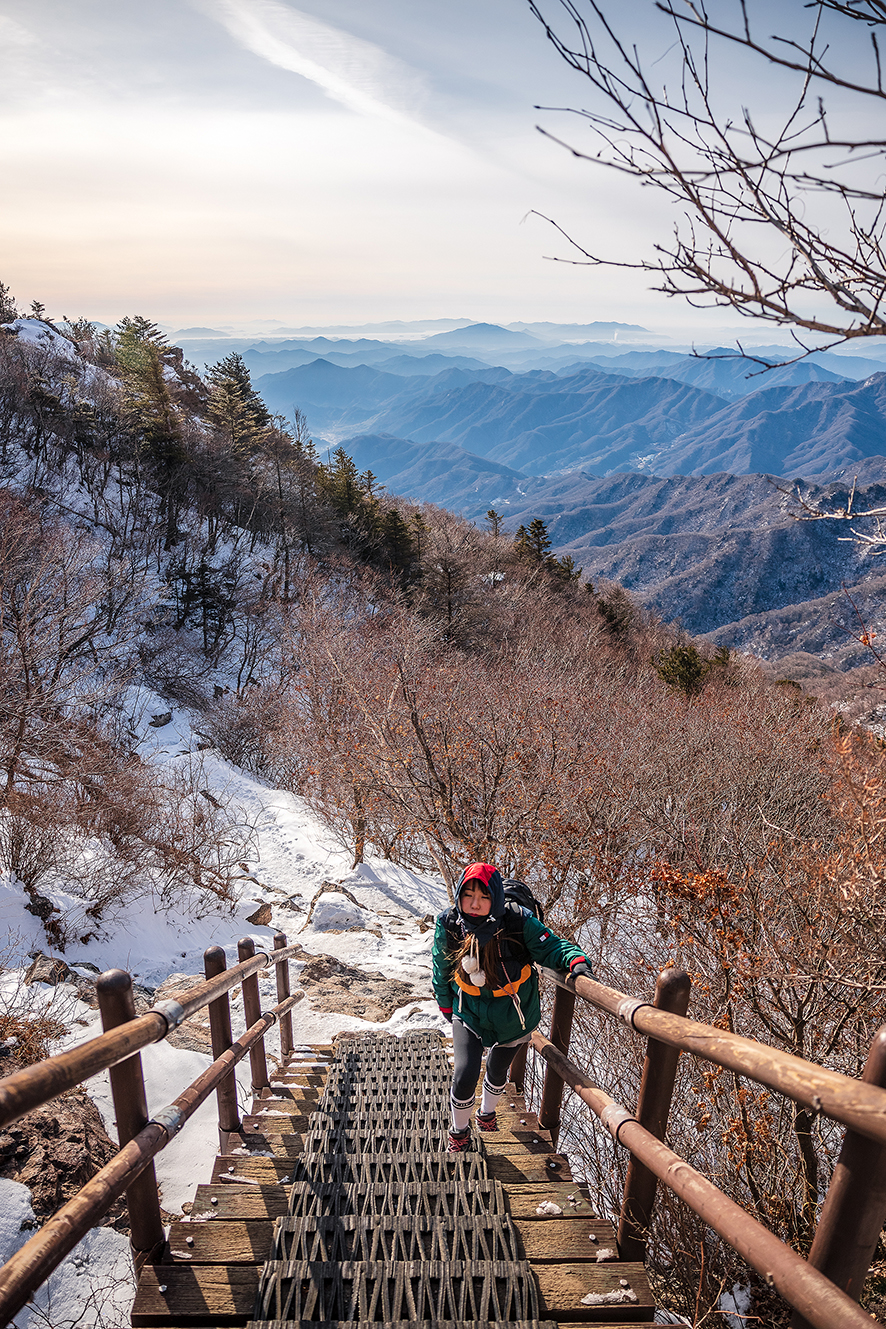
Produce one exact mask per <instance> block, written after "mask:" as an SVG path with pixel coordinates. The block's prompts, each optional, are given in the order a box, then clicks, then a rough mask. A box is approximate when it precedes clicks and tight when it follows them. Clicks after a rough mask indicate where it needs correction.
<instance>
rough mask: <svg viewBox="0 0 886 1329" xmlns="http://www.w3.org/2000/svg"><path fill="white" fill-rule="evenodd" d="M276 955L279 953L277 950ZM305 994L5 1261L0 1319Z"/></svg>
mask: <svg viewBox="0 0 886 1329" xmlns="http://www.w3.org/2000/svg"><path fill="white" fill-rule="evenodd" d="M290 949H292V948H290ZM277 955H278V956H279V955H280V952H279V951H278V952H277ZM230 972H231V973H233V972H234V971H233V970H231V971H230ZM204 986H209V985H208V984H205V985H204ZM303 996H304V993H303V992H296V993H295V994H294V995H293V996H291V997H287V998H286V999H285V1001H282V1002H279V1003H278V1004H277V1005H276V1006H274V1007H272V1009H271V1010H269V1011H266V1012H264V1013H263V1014H262V1015H261V1016H260V1018H259V1019H258V1020H257V1021H256V1022H255V1023H254V1024H253V1025H252V1026H251V1027H250V1028H249V1029H247V1031H246V1033H245V1034H243V1035H242V1036H241V1037H240V1038H238V1039H237V1040H236V1041H235V1042H234V1043H233V1044H232V1045H231V1047H229V1048H228V1049H227V1051H226V1052H224V1053H223V1054H222V1055H221V1056H220V1057H217V1058H216V1060H215V1061H213V1063H212V1064H211V1065H210V1066H207V1068H206V1070H205V1071H204V1072H203V1074H202V1075H199V1076H198V1077H197V1079H196V1080H194V1081H193V1083H192V1084H190V1085H189V1086H188V1088H187V1089H185V1090H184V1091H183V1092H182V1093H181V1094H179V1096H178V1098H176V1099H175V1100H174V1101H173V1102H172V1103H170V1105H169V1106H168V1107H166V1108H163V1109H162V1110H161V1111H160V1112H156V1113H154V1114H153V1116H152V1118H151V1120H150V1121H149V1122H148V1124H147V1126H145V1127H144V1129H143V1130H142V1131H140V1132H139V1134H138V1135H136V1136H135V1137H134V1139H132V1140H130V1141H129V1143H128V1144H127V1145H125V1146H124V1148H122V1149H121V1150H120V1152H119V1153H117V1154H115V1155H114V1157H113V1158H112V1159H111V1161H110V1162H109V1163H106V1164H105V1166H104V1167H103V1168H102V1169H101V1170H100V1171H99V1172H97V1173H96V1174H95V1176H94V1177H93V1178H92V1179H91V1180H90V1181H88V1182H87V1183H86V1185H85V1186H84V1187H82V1189H81V1190H80V1191H78V1192H77V1194H76V1195H75V1196H74V1197H73V1199H71V1200H69V1201H68V1203H67V1204H65V1205H63V1207H62V1208H61V1209H59V1210H58V1212H57V1213H55V1214H53V1216H52V1218H50V1219H49V1220H48V1221H47V1222H46V1223H45V1224H44V1226H43V1227H42V1228H41V1229H40V1231H39V1232H36V1233H35V1234H34V1236H33V1237H31V1239H30V1240H29V1241H28V1242H26V1244H25V1245H24V1246H22V1248H21V1249H20V1250H19V1251H17V1252H16V1253H15V1255H13V1256H12V1257H11V1258H10V1259H9V1260H7V1262H6V1264H4V1265H3V1267H2V1269H0V1324H8V1323H9V1321H10V1320H11V1319H12V1317H13V1316H14V1315H17V1314H18V1312H19V1311H20V1310H21V1309H22V1307H23V1306H24V1305H25V1304H26V1303H27V1301H28V1299H29V1298H30V1297H31V1295H32V1294H33V1292H34V1290H35V1289H36V1288H38V1287H39V1286H40V1285H41V1283H44V1282H45V1281H46V1279H47V1278H48V1277H49V1275H50V1274H51V1273H52V1271H53V1270H54V1269H56V1268H57V1267H58V1266H59V1265H60V1264H61V1262H62V1260H63V1259H64V1258H65V1256H66V1255H68V1254H69V1253H70V1252H71V1251H72V1250H73V1249H74V1247H75V1246H76V1245H77V1242H78V1241H80V1240H81V1239H82V1238H83V1237H84V1236H85V1235H86V1233H87V1232H88V1231H89V1229H90V1228H91V1227H93V1226H94V1225H95V1223H96V1222H97V1220H98V1219H99V1218H101V1217H102V1215H104V1214H106V1213H107V1211H108V1209H109V1208H110V1207H111V1205H112V1204H113V1203H114V1201H115V1200H116V1199H117V1198H118V1197H119V1196H121V1195H122V1194H123V1192H124V1191H125V1190H127V1188H128V1187H129V1186H131V1184H132V1182H133V1181H134V1180H135V1179H136V1178H137V1177H138V1176H139V1174H140V1173H141V1172H142V1171H143V1170H144V1169H145V1168H146V1167H147V1166H148V1164H149V1163H150V1162H151V1159H153V1158H154V1157H155V1156H156V1155H157V1154H159V1153H160V1152H161V1150H163V1149H165V1147H166V1145H167V1144H168V1143H169V1141H170V1140H171V1139H172V1138H173V1137H174V1136H175V1135H177V1134H178V1132H179V1131H180V1130H181V1128H182V1126H184V1124H185V1122H186V1121H187V1120H188V1118H189V1117H190V1116H192V1115H193V1113H194V1112H196V1110H197V1108H198V1107H199V1106H200V1104H201V1103H203V1102H205V1100H206V1099H207V1098H208V1097H209V1095H210V1094H211V1093H212V1091H213V1090H214V1089H216V1088H217V1087H218V1085H219V1084H220V1083H221V1081H222V1080H223V1079H224V1078H225V1077H226V1076H228V1075H230V1074H231V1072H232V1071H233V1069H234V1067H235V1066H236V1065H237V1063H238V1062H239V1061H242V1060H243V1058H244V1057H245V1056H246V1054H247V1053H248V1052H249V1051H250V1049H251V1048H253V1047H254V1046H255V1045H256V1044H258V1043H260V1042H261V1041H262V1039H263V1038H264V1036H265V1034H266V1033H267V1031H268V1030H269V1029H270V1028H271V1027H272V1025H274V1024H275V1023H276V1022H277V1020H278V1019H279V1018H280V1016H282V1015H285V1014H286V1012H287V1011H290V1010H291V1009H292V1007H293V1006H294V1005H295V1004H296V1002H299V1001H301V999H302V998H303ZM197 1009H199V1007H198V1008H197Z"/></svg>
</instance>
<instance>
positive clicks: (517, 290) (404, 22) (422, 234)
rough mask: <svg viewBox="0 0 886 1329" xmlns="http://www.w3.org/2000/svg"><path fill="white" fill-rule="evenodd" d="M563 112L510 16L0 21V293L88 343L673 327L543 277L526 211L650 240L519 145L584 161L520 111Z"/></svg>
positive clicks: (545, 244)
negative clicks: (88, 321) (593, 325)
mask: <svg viewBox="0 0 886 1329" xmlns="http://www.w3.org/2000/svg"><path fill="white" fill-rule="evenodd" d="M768 8H769V9H770V10H771V9H772V8H773V6H772V5H769V6H768ZM774 8H775V9H776V10H778V8H779V5H778V3H776V4H775V6H774ZM618 11H619V12H621V14H622V15H624V14H628V15H629V16H634V18H635V21H636V24H637V27H638V31H642V32H643V33H644V34H645V35H646V36H647V38H648V36H649V33H650V32H651V31H653V30H654V25H655V19H654V8H653V5H652V3H651V0H620V3H619V6H618ZM660 44H661V52H662V54H663V55H664V54H665V53H666V50H667V46H668V45H669V44H670V42H669V40H668V39H667V38H666V36H665V34H664V33H663V32H662V35H661V38H660ZM653 53H654V52H653ZM584 95H585V94H584V83H583V80H581V79H580V78H579V77H578V76H577V75H575V74H574V73H572V72H571V71H569V70H568V69H567V68H566V67H565V65H563V63H562V62H561V61H560V59H559V58H558V57H557V55H556V53H555V51H554V50H553V49H552V48H551V46H550V44H549V43H548V42H547V41H546V40H545V36H544V32H543V30H542V29H541V27H540V25H539V24H538V23H537V21H536V20H535V19H534V18H533V17H532V15H531V14H530V12H529V9H528V6H527V5H526V4H525V3H524V0H372V3H369V2H368V0H299V3H297V4H296V3H292V2H291V0H151V3H149V4H145V3H143V0H73V3H72V0H0V117H2V119H0V173H2V174H0V180H2V198H3V202H2V207H0V279H2V280H3V281H5V282H6V283H7V284H8V285H9V286H10V287H11V289H12V292H13V294H14V295H15V296H16V298H17V299H18V301H19V303H20V304H23V305H25V304H28V303H29V302H30V301H31V300H32V299H34V298H35V297H36V298H39V299H40V300H41V301H43V303H44V304H45V305H46V306H47V310H48V312H49V314H50V315H51V316H55V317H61V316H62V315H64V314H67V315H69V316H78V315H81V314H85V315H87V316H88V317H91V318H97V319H101V320H102V321H105V322H109V323H113V322H115V321H116V320H117V319H119V318H120V317H121V316H122V315H124V314H134V313H142V314H145V315H147V316H149V317H152V318H155V319H157V320H159V321H160V322H162V323H165V324H168V325H173V326H184V325H195V324H208V325H210V326H218V325H219V324H224V323H225V322H227V323H229V324H232V323H245V322H248V321H250V320H262V319H267V320H271V319H278V320H282V321H283V322H284V323H287V324H295V325H304V324H323V323H335V322H342V321H354V322H362V321H369V320H382V319H390V318H404V319H409V318H439V317H451V318H459V317H464V318H471V319H476V320H484V321H490V322H509V321H512V320H516V319H526V320H533V319H551V320H556V321H579V322H589V321H592V320H595V319H604V320H610V319H615V320H619V321H623V322H629V323H642V324H644V325H645V326H648V327H665V326H670V325H674V324H679V323H681V322H683V323H685V322H686V321H687V319H688V320H689V321H691V322H693V323H696V324H697V323H698V322H699V316H698V315H697V314H692V313H689V314H687V312H686V311H684V310H681V309H680V308H679V307H677V306H676V305H675V304H674V303H673V302H666V301H665V300H664V299H663V297H661V296H658V295H655V294H653V293H651V292H649V291H648V290H647V289H646V288H647V287H648V285H649V279H648V278H647V277H644V276H643V275H636V276H635V275H632V274H626V273H624V272H619V271H610V270H601V269H587V268H575V267H570V266H566V265H563V264H555V263H551V262H548V261H546V259H545V255H548V254H552V253H561V254H563V253H566V252H567V251H566V248H565V246H564V245H563V243H562V242H558V241H557V239H556V237H555V236H554V235H553V234H552V233H551V231H550V228H548V227H546V225H545V224H544V223H543V222H542V221H540V220H539V219H538V218H535V217H528V218H527V215H526V214H527V213H529V212H530V210H532V209H537V210H538V211H539V212H542V213H545V214H547V215H550V216H553V217H555V218H556V219H557V221H558V222H560V223H561V224H562V225H563V226H564V227H565V228H566V229H567V230H571V231H572V232H573V233H574V234H575V235H576V236H577V237H579V238H580V239H582V240H583V241H584V242H585V243H587V244H588V245H589V246H591V247H593V248H595V249H596V250H602V251H606V252H616V251H618V252H620V253H621V254H622V255H623V256H627V257H630V256H632V255H635V254H636V253H638V252H639V251H640V250H642V251H643V252H647V253H648V252H649V251H650V250H651V248H652V245H653V243H654V240H655V239H656V237H657V236H661V234H662V231H663V229H667V228H669V227H670V225H671V220H672V218H671V214H670V213H669V211H668V208H667V205H665V204H664V203H663V202H661V201H659V200H658V199H657V198H656V197H655V195H654V194H653V193H652V192H651V191H648V190H647V191H641V190H640V189H638V187H637V185H636V184H635V183H634V182H632V181H629V180H622V179H620V178H619V177H617V176H615V175H614V174H612V173H611V172H606V171H603V170H601V169H599V168H595V167H594V166H592V165H589V164H587V163H582V162H579V161H576V160H575V159H574V158H572V157H571V156H570V155H569V154H568V153H567V152H565V151H564V150H563V149H562V148H559V147H557V146H556V145H555V144H553V143H552V142H550V141H549V140H546V139H544V138H543V137H542V136H541V135H540V134H539V133H538V132H537V129H536V124H537V123H538V122H539V121H542V122H544V123H545V124H546V125H547V126H548V127H549V128H550V129H551V130H553V131H555V132H561V133H572V134H573V136H574V137H579V138H581V136H582V135H583V134H584V135H585V137H584V138H581V141H582V142H583V143H587V137H586V131H584V130H583V129H582V128H581V126H580V125H579V124H578V122H576V121H574V120H573V122H572V123H571V125H569V126H567V124H566V123H565V121H564V118H563V117H562V116H559V117H558V116H557V115H556V114H555V113H554V112H544V113H540V112H537V111H535V110H534V109H533V105H534V104H535V103H540V104H543V105H546V106H558V105H559V106H563V105H581V104H582V100H583V97H584ZM712 317H714V319H715V321H718V322H722V321H723V318H722V316H719V315H717V316H712Z"/></svg>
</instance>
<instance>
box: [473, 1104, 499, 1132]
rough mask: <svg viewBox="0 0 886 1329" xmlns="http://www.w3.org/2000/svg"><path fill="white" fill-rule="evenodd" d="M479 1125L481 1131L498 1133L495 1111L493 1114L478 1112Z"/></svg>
mask: <svg viewBox="0 0 886 1329" xmlns="http://www.w3.org/2000/svg"><path fill="white" fill-rule="evenodd" d="M477 1125H478V1126H479V1128H480V1130H481V1131H497V1130H498V1122H497V1121H496V1120H495V1109H494V1108H493V1110H492V1111H491V1112H478V1113H477Z"/></svg>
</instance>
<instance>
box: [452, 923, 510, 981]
mask: <svg viewBox="0 0 886 1329" xmlns="http://www.w3.org/2000/svg"><path fill="white" fill-rule="evenodd" d="M472 941H473V937H472V936H471V934H470V933H468V935H467V936H466V937H465V939H464V941H463V942H462V943H461V945H460V946H459V947H458V948H457V949H456V950H454V951H453V952H452V972H453V973H455V971H456V969H458V967H459V965H460V964H461V962H462V960H463V959H464V958H465V956H466V955H467V953H468V951H469V950H470V949H471V942H472ZM480 968H481V969H482V970H483V972H484V974H485V975H486V983H487V986H488V987H502V986H503V985H504V983H505V981H506V980H505V975H504V966H503V965H502V962H501V951H500V950H499V946H498V936H497V935H496V936H494V937H490V938H489V941H487V943H486V945H485V946H481V947H480ZM461 977H462V979H463V980H464V982H465V983H470V984H471V986H472V987H476V984H475V983H474V980H473V978H472V976H471V975H470V974H467V973H465V971H464V969H462V971H461Z"/></svg>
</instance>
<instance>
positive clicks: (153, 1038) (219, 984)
mask: <svg viewBox="0 0 886 1329" xmlns="http://www.w3.org/2000/svg"><path fill="white" fill-rule="evenodd" d="M299 952H300V947H299V946H298V945H295V946H287V947H285V948H283V949H281V950H273V949H271V950H270V951H259V952H258V953H257V954H256V955H255V956H253V957H252V958H251V959H249V960H246V961H242V962H241V963H240V964H236V965H234V966H233V967H232V968H231V969H226V970H225V972H224V973H223V974H219V975H218V977H216V978H212V979H210V980H208V981H207V982H206V983H201V984H200V985H199V986H198V987H194V988H190V989H189V990H188V991H187V992H180V993H178V994H176V995H175V996H173V997H170V998H168V999H167V1000H166V1001H163V1002H160V1003H159V1004H158V1005H157V1006H155V1007H154V1008H153V1009H151V1010H150V1011H147V1012H146V1013H145V1014H144V1015H140V1016H138V1017H137V1018H136V1019H135V1020H131V1021H130V1022H129V1023H128V1024H124V1025H120V1026H119V1027H118V1028H117V1029H112V1030H109V1031H108V1032H107V1033H105V1034H99V1035H98V1036H97V1037H96V1038H90V1039H87V1041H86V1042H85V1043H80V1044H79V1045H78V1046H77V1047H74V1048H69V1049H68V1050H67V1051H66V1052H60V1053H59V1054H58V1055H57V1056H55V1057H49V1058H47V1060H46V1061H41V1062H38V1063H37V1064H36V1065H34V1066H25V1067H23V1069H22V1070H20V1071H14V1072H13V1074H12V1075H7V1076H6V1077H5V1078H4V1079H2V1080H0V1127H3V1126H8V1125H10V1124H11V1123H12V1122H14V1121H17V1120H18V1118H19V1117H23V1116H24V1115H25V1113H26V1112H31V1111H33V1109H34V1108H37V1107H41V1106H42V1104H44V1103H48V1102H49V1101H50V1099H53V1098H57V1097H58V1096H59V1094H63V1093H65V1091H66V1090H68V1089H73V1088H74V1086H75V1085H77V1084H80V1082H81V1081H82V1080H88V1079H89V1078H90V1076H93V1075H97V1074H98V1072H99V1071H104V1070H109V1069H110V1067H112V1066H118V1065H119V1064H120V1062H121V1061H126V1059H127V1057H131V1056H133V1055H134V1054H135V1053H136V1052H140V1051H141V1049H142V1048H145V1047H149V1046H150V1044H151V1043H159V1042H160V1041H161V1039H164V1038H165V1037H166V1035H167V1034H168V1033H169V1031H170V1030H171V1029H175V1028H176V1027H177V1026H178V1025H179V1024H181V1022H182V1021H183V1020H186V1019H187V1018H188V1016H190V1015H194V1014H195V1013H196V1012H197V1011H199V1010H202V1009H203V1007H204V1006H208V1005H209V1003H210V1002H211V1001H214V1000H215V999H216V998H217V997H220V996H222V995H223V994H224V993H225V992H229V991H230V989H231V988H234V987H237V986H238V985H239V984H240V983H241V982H242V981H243V979H244V978H248V977H249V975H251V974H254V973H257V972H258V970H259V969H267V968H269V967H270V966H271V965H277V964H279V963H280V962H281V961H283V960H288V959H290V958H291V957H292V956H295V955H298V954H299Z"/></svg>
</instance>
